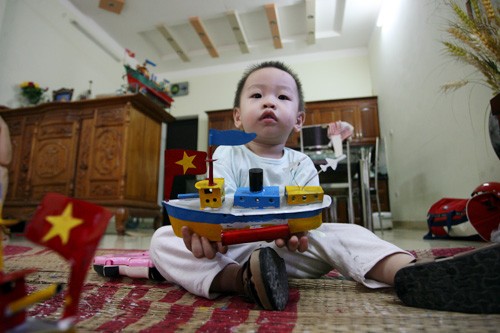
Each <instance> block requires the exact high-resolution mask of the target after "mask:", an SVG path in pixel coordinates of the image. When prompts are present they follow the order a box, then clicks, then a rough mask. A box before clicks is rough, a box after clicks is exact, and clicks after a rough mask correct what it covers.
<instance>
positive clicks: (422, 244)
mask: <svg viewBox="0 0 500 333" xmlns="http://www.w3.org/2000/svg"><path fill="white" fill-rule="evenodd" d="M152 233H153V229H152V228H150V227H148V228H147V229H146V228H141V226H139V228H137V229H133V230H130V231H128V232H127V235H126V236H118V235H116V234H114V233H113V229H112V228H108V232H107V233H106V234H105V235H104V236H103V238H102V240H101V243H100V245H99V248H101V249H144V250H146V249H148V248H149V243H150V239H151V235H152ZM375 233H376V234H377V235H378V236H379V237H381V238H382V239H385V240H387V241H389V242H391V243H393V244H396V245H397V246H399V247H400V248H402V249H405V250H415V249H429V248H436V247H448V248H451V247H463V246H474V247H480V246H482V245H484V244H485V243H484V242H478V241H461V240H424V239H423V236H424V234H425V233H426V230H425V229H404V228H401V227H399V228H394V229H391V230H384V231H383V234H382V232H380V231H375ZM10 244H12V245H25V244H30V243H29V241H28V240H26V239H25V238H24V237H22V236H19V235H14V236H13V237H12V238H11V240H10Z"/></svg>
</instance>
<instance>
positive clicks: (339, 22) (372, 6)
mask: <svg viewBox="0 0 500 333" xmlns="http://www.w3.org/2000/svg"><path fill="white" fill-rule="evenodd" d="M108 1H114V0H108ZM123 1H124V2H125V4H124V6H123V9H122V11H121V13H120V14H116V13H113V12H111V11H108V10H104V9H102V8H99V2H100V0H67V2H69V5H70V6H71V5H73V6H74V7H75V8H74V9H76V12H77V13H78V14H79V15H80V16H81V17H82V18H83V21H85V22H86V23H83V24H82V22H78V25H80V26H83V27H84V29H85V30H87V33H89V32H90V34H91V35H94V38H96V39H97V40H100V42H99V43H100V44H103V45H106V46H109V45H111V44H114V46H115V47H114V54H115V55H117V53H118V52H119V51H116V50H121V52H123V49H124V48H127V49H129V50H131V51H132V52H134V53H135V54H136V56H135V57H136V59H137V60H139V61H140V62H142V61H143V60H144V59H149V60H151V61H152V62H154V63H156V65H157V67H156V68H155V71H156V72H172V71H173V72H175V71H182V70H188V69H189V70H193V69H196V68H200V67H209V66H218V65H227V64H232V63H240V62H249V61H257V60H262V59H276V58H280V57H287V56H292V55H311V54H316V53H322V52H332V51H338V50H350V49H359V48H366V47H367V46H368V42H369V40H370V37H371V34H372V31H373V29H374V28H375V26H376V20H377V17H378V13H379V11H380V7H381V0H275V1H274V2H272V3H274V4H275V7H276V12H277V17H278V25H279V29H280V35H281V41H282V45H283V47H282V48H278V49H276V48H275V47H274V45H273V37H272V35H271V29H270V26H269V24H268V20H267V16H266V11H265V7H264V6H265V5H267V4H270V3H271V1H272V0H123ZM306 1H311V3H312V4H313V5H314V8H315V10H314V13H315V23H314V26H315V38H314V42H313V43H308V42H307V36H308V31H309V30H308V23H307V18H306V16H307V15H306ZM228 11H235V13H236V14H237V15H238V17H239V20H240V22H241V30H242V31H243V33H244V35H245V36H246V39H247V44H248V48H249V53H242V51H241V50H240V47H239V44H238V42H237V40H236V37H235V34H234V33H233V29H232V28H231V26H230V23H229V19H228V17H227V12H228ZM191 17H199V19H200V20H201V21H202V23H203V25H204V26H205V28H206V31H207V33H208V35H209V37H210V38H211V40H212V42H213V44H214V47H215V49H216V50H217V51H218V54H219V56H218V57H216V58H214V57H212V56H211V55H210V54H209V52H208V50H207V48H205V46H204V44H203V43H202V41H201V39H200V37H199V36H198V34H197V33H196V31H195V30H194V28H193V26H192V25H191V23H190V18H191ZM89 25H91V26H89ZM160 25H161V26H163V27H165V28H166V29H168V31H169V32H170V34H171V35H172V36H173V37H174V38H175V39H176V41H177V43H178V44H179V45H180V47H181V48H182V49H183V50H184V51H185V53H186V55H187V57H188V58H189V61H188V62H186V61H183V60H182V59H181V58H180V57H179V56H178V54H177V52H176V51H175V50H174V48H172V46H171V45H170V44H169V43H168V42H167V40H166V39H165V38H164V37H163V36H162V34H161V33H160V31H159V30H158V28H157V27H158V26H160ZM100 29H102V30H104V31H105V32H106V33H107V34H108V35H109V37H111V39H109V38H108V39H105V41H104V42H103V38H102V33H96V32H95V31H96V30H97V31H99V30H100ZM96 34H97V35H98V36H95V35H96ZM112 53H113V52H112ZM120 57H121V58H123V57H122V56H121V55H120Z"/></svg>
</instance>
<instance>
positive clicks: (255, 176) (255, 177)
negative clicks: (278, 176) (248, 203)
mask: <svg viewBox="0 0 500 333" xmlns="http://www.w3.org/2000/svg"><path fill="white" fill-rule="evenodd" d="M248 176H249V177H250V192H261V191H262V181H263V178H264V176H263V171H262V169H260V168H253V169H250V170H248Z"/></svg>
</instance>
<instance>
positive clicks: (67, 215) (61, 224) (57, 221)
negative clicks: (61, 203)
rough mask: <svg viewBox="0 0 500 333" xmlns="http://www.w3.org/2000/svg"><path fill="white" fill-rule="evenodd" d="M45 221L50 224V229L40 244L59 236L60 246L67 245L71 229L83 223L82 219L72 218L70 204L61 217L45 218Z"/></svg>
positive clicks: (71, 205) (71, 206)
mask: <svg viewBox="0 0 500 333" xmlns="http://www.w3.org/2000/svg"><path fill="white" fill-rule="evenodd" d="M46 220H47V222H49V223H50V224H52V228H51V229H50V230H49V231H48V232H47V234H46V235H45V237H43V239H42V242H46V241H48V240H49V239H51V238H53V237H57V236H59V237H60V238H61V242H62V244H66V243H68V240H69V233H70V232H71V229H73V228H74V227H76V226H78V225H80V224H82V223H83V220H82V219H78V218H75V217H73V204H72V203H71V202H70V203H68V205H67V206H66V208H64V211H63V213H62V214H61V215H51V216H47V217H46Z"/></svg>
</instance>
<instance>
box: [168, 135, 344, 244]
mask: <svg viewBox="0 0 500 333" xmlns="http://www.w3.org/2000/svg"><path fill="white" fill-rule="evenodd" d="M232 135H237V136H239V137H240V139H238V140H236V139H235V138H234V137H232ZM245 135H248V134H247V133H244V132H241V131H233V130H231V131H215V130H210V132H209V147H210V148H209V152H210V153H209V157H208V158H207V160H206V161H207V162H208V163H209V177H208V179H205V180H201V181H199V182H197V183H196V185H195V187H196V188H197V189H198V193H197V194H189V195H181V196H180V199H173V200H168V201H163V206H164V208H165V209H166V211H167V213H168V215H169V219H170V223H171V225H172V228H173V230H174V233H175V234H176V235H177V236H179V237H182V234H181V229H182V227H183V226H187V227H189V228H190V229H191V231H193V232H195V233H197V234H198V235H200V236H204V237H206V238H207V239H209V240H210V241H218V242H222V244H224V245H230V244H239V243H247V242H255V241H272V240H275V239H277V238H288V237H290V235H291V234H294V233H298V232H305V231H308V230H311V229H316V228H318V227H319V226H320V225H321V223H322V214H321V213H322V209H324V208H327V207H329V206H330V204H331V202H332V200H331V198H330V197H329V196H328V195H324V192H323V189H322V188H321V186H305V185H302V186H301V185H290V186H285V187H284V189H281V190H280V188H279V187H278V186H262V178H263V174H262V170H261V169H250V170H249V177H250V187H243V188H238V189H237V190H236V192H235V194H234V195H226V194H225V191H224V179H222V178H213V160H212V157H211V155H212V154H211V147H212V146H213V145H221V144H231V145H238V144H244V143H246V142H249V141H250V140H253V138H255V135H254V134H252V135H249V136H248V137H246V138H245ZM226 136H227V138H226V139H221V138H224V137H226ZM214 138H215V139H214ZM214 141H215V142H214ZM342 158H345V156H344V157H341V158H339V159H338V160H340V159H342ZM338 160H335V161H333V160H331V161H330V162H329V164H330V165H331V166H332V167H333V165H335V166H336V165H337V162H338ZM178 164H179V163H178ZM322 170H323V171H324V170H326V168H324V167H323V166H322ZM320 172H321V171H320Z"/></svg>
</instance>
